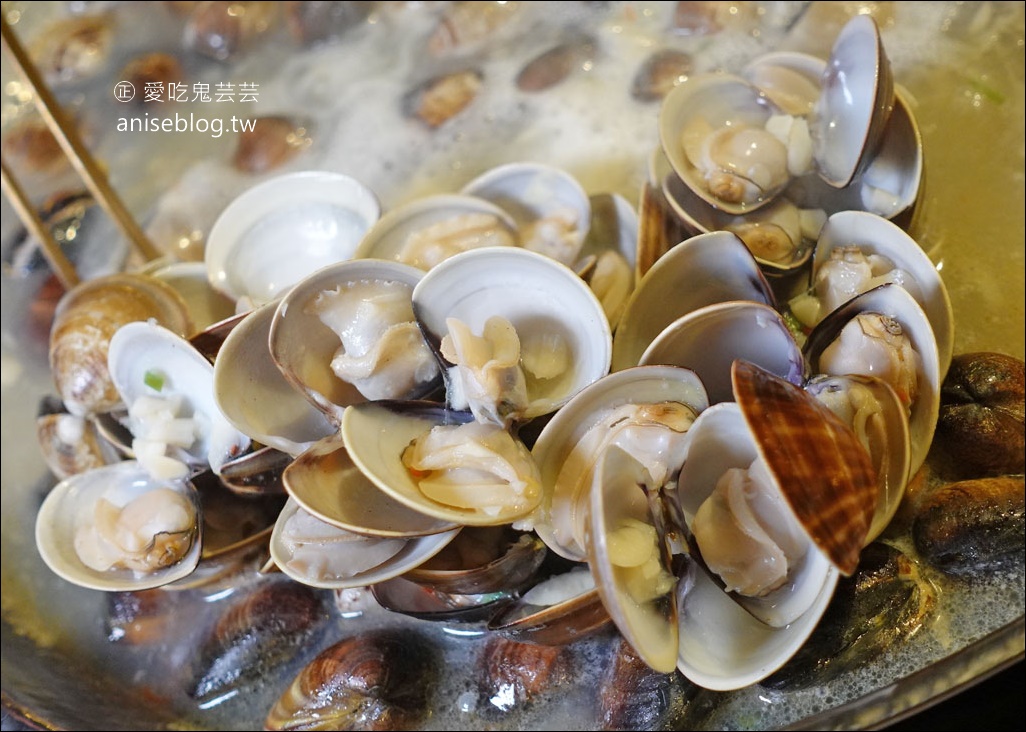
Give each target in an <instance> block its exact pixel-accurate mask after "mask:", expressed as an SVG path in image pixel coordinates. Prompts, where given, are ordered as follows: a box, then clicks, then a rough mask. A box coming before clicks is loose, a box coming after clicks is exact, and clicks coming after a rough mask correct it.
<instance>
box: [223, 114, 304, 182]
mask: <svg viewBox="0 0 1026 732" xmlns="http://www.w3.org/2000/svg"><path fill="white" fill-rule="evenodd" d="M311 142H312V140H311V139H310V123H309V122H307V121H305V120H296V119H292V118H290V117H286V116H282V115H271V116H267V117H257V118H256V119H254V120H253V124H252V127H250V128H249V129H244V130H242V132H240V133H239V142H238V146H237V147H236V148H235V155H234V156H233V157H232V165H234V166H235V167H236V168H237V169H238V170H241V171H242V172H243V173H267V172H269V171H271V170H274V169H275V168H278V167H281V166H282V165H284V164H285V163H287V162H289V161H290V160H292V159H293V158H294V157H295V156H296V155H298V154H299V153H301V152H302V151H303V150H306V149H307V148H309V147H310V144H311Z"/></svg>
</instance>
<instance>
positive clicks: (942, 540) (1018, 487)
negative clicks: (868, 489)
mask: <svg viewBox="0 0 1026 732" xmlns="http://www.w3.org/2000/svg"><path fill="white" fill-rule="evenodd" d="M1023 486H1024V480H1023V476H1021V475H1018V476H1003V477H997V478H981V479H978V480H963V481H960V482H958V483H950V484H948V485H945V486H942V487H940V488H938V489H936V490H934V491H933V492H932V493H930V494H929V495H928V496H926V497H925V498H924V499H923V500H922V501H921V502H920V504H919V506H918V509H917V512H916V516H915V519H914V520H913V523H912V540H913V542H914V543H915V547H916V551H917V552H919V555H920V556H921V557H922V558H923V559H924V560H926V561H927V562H928V563H929V564H930V565H931V566H933V567H935V568H937V569H939V570H940V571H942V572H944V573H945V574H951V575H959V576H971V575H974V574H975V575H979V574H981V573H985V572H990V571H995V570H1001V569H1005V568H1009V567H1016V566H1018V567H1020V568H1021V567H1022V562H1023V556H1024V553H1026V544H1024V542H1023V536H1024V535H1026V518H1024V489H1023ZM1020 571H1021V569H1020Z"/></svg>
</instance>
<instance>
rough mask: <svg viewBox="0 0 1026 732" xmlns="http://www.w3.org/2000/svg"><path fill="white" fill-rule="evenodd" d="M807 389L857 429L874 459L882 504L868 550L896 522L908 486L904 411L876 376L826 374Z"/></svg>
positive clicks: (871, 528)
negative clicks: (892, 521) (895, 517)
mask: <svg viewBox="0 0 1026 732" xmlns="http://www.w3.org/2000/svg"><path fill="white" fill-rule="evenodd" d="M805 390H806V391H808V392H809V393H810V394H812V395H813V396H815V397H816V398H817V399H819V400H820V401H821V402H823V403H824V404H826V405H827V406H828V407H830V409H831V410H832V411H833V412H834V413H835V414H836V415H837V416H838V417H840V418H841V419H842V420H844V421H845V422H846V423H847V424H848V425H849V426H851V427H852V429H853V430H855V433H856V434H857V435H858V436H859V440H860V441H861V442H862V444H863V446H864V447H865V448H866V450H867V451H868V452H869V456H870V458H871V459H872V462H873V468H874V470H875V472H876V476H877V499H876V511H874V513H873V521H872V523H871V524H870V526H869V533H868V534H867V535H866V540H865V543H866V544H867V545H868V544H869V542H871V541H873V540H874V539H876V538H877V537H878V536H879V535H880V534H881V532H883V530H884V529H885V528H887V524H889V523H890V521H891V519H892V518H894V514H895V513H896V512H897V510H898V506H899V505H900V504H901V499H902V498H903V497H904V495H905V488H906V487H907V485H908V480H909V467H910V466H911V463H912V454H911V441H910V438H909V431H908V416H907V412H906V411H905V406H904V405H903V404H902V403H901V400H899V399H898V395H897V394H895V393H894V389H892V388H891V387H890V386H888V385H887V384H886V383H885V382H884V381H882V380H880V379H878V378H876V377H874V376H858V375H846V376H826V375H822V374H821V375H819V376H815V377H813V378H812V379H810V380H809V382H808V383H807V384H806V385H805Z"/></svg>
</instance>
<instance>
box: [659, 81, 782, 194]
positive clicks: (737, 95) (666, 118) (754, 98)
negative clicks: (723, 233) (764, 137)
mask: <svg viewBox="0 0 1026 732" xmlns="http://www.w3.org/2000/svg"><path fill="white" fill-rule="evenodd" d="M777 111H778V110H776V109H775V107H774V105H773V104H772V102H771V101H770V100H769V98H768V97H767V96H766V95H765V94H763V93H762V92H761V91H759V90H758V89H757V88H756V87H755V86H753V85H752V84H751V83H749V82H748V81H747V80H746V79H744V78H742V77H740V76H735V75H733V74H725V73H711V74H698V75H694V76H690V77H688V78H687V79H685V80H684V81H683V82H681V83H680V84H678V85H677V86H675V87H674V88H673V89H672V90H671V91H670V92H669V94H667V95H666V97H665V98H664V99H663V103H662V106H661V108H660V112H659V138H660V142H661V144H662V148H663V152H664V153H665V154H666V157H667V159H668V160H669V162H670V165H671V166H672V167H673V170H674V172H676V174H677V176H678V177H679V178H680V179H681V180H682V181H683V182H684V183H685V184H686V185H687V187H688V188H689V189H690V190H691V191H693V192H694V194H695V195H696V196H698V197H699V198H701V199H702V200H703V201H705V202H706V203H707V204H708V205H710V206H712V207H714V208H717V209H720V210H722V211H725V212H727V213H730V214H742V213H746V212H750V211H755V210H756V209H758V208H759V207H760V206H764V205H766V204H767V203H769V202H770V201H771V200H773V197H774V196H776V195H777V194H778V193H780V192H781V191H782V189H783V187H782V186H778V187H777V188H774V189H772V190H768V191H765V192H763V194H762V195H760V196H759V197H758V198H756V199H755V200H752V201H750V202H739V203H733V202H729V201H724V200H722V199H720V198H717V197H716V196H714V195H713V194H712V193H711V192H710V191H709V189H708V186H707V184H706V182H705V180H704V178H703V175H702V172H701V171H700V170H699V169H698V168H697V167H696V166H695V165H694V164H693V163H692V162H691V160H690V159H689V158H688V156H687V154H686V153H685V151H684V146H683V144H682V142H681V133H682V132H683V131H684V130H685V129H687V128H688V126H689V124H691V123H692V121H693V120H695V119H697V118H699V117H702V118H704V119H705V120H706V121H707V122H708V123H709V125H710V127H711V128H712V129H714V130H715V129H720V128H722V127H726V126H730V127H735V128H739V127H754V128H757V129H762V128H763V126H764V125H765V123H766V120H767V119H769V117H770V116H771V115H772V114H774V113H776V112H777Z"/></svg>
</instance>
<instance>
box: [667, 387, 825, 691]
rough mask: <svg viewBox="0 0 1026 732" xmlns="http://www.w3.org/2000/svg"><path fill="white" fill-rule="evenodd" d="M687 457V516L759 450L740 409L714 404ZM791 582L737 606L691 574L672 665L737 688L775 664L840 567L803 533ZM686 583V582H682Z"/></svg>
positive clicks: (793, 646) (718, 686)
mask: <svg viewBox="0 0 1026 732" xmlns="http://www.w3.org/2000/svg"><path fill="white" fill-rule="evenodd" d="M686 442H687V458H686V460H685V463H684V467H683V469H682V470H681V475H680V479H679V481H678V497H679V500H680V504H681V508H682V509H683V511H684V514H685V516H686V517H687V520H688V521H689V522H690V521H691V520H692V518H693V516H694V515H695V513H696V512H697V511H698V508H699V506H701V504H702V503H703V502H704V501H705V499H706V498H708V496H709V495H710V494H711V493H712V491H713V489H714V488H715V486H716V482H717V481H718V480H719V478H720V476H721V475H723V473H724V472H725V471H726V470H727V469H728V468H745V469H747V468H748V467H749V466H750V465H751V464H752V462H753V461H754V460H755V459H756V457H757V456H758V454H759V450H758V447H757V446H756V444H755V440H754V438H753V436H752V434H751V432H750V430H749V428H748V426H747V424H746V422H745V418H744V416H743V415H742V412H741V409H740V407H739V406H738V405H737V404H736V403H734V402H724V403H721V404H715V405H713V406H711V407H709V408H708V409H706V410H705V411H703V412H702V413H701V414H700V415H699V416H698V419H696V420H695V423H694V424H693V425H692V426H691V429H690V430H689V431H688V434H687V436H686ZM796 572H797V574H795V575H794V576H793V580H792V582H791V585H792V586H793V587H785V588H782V589H781V590H777V591H775V592H773V593H771V594H770V595H768V596H766V597H765V598H746V599H745V600H744V601H745V602H746V604H748V606H749V607H750V608H751V609H752V612H754V613H756V614H758V615H759V616H760V617H764V619H766V620H767V622H766V623H762V622H759V621H758V620H756V618H755V617H754V616H753V615H752V614H750V613H749V612H746V611H745V610H744V609H742V608H741V607H740V606H739V605H738V604H737V603H735V602H734V601H733V600H732V599H730V598H728V597H727V596H726V594H724V592H723V591H722V590H721V589H720V588H719V587H717V586H716V585H715V584H714V583H713V581H712V580H711V579H710V578H708V577H707V576H706V575H705V574H704V573H702V572H697V571H696V572H693V573H692V575H691V577H690V579H691V580H693V584H692V585H690V586H689V587H688V588H687V590H686V592H685V593H684V595H683V597H681V598H680V600H679V617H680V644H679V651H678V654H679V655H678V661H677V667H678V668H679V669H680V671H681V672H682V673H683V674H684V675H685V676H686V677H687V678H688V679H690V680H691V681H693V682H694V683H696V684H698V685H700V686H703V687H705V688H708V689H713V690H716V691H727V690H730V689H739V688H741V687H744V686H748V685H749V684H752V683H755V682H757V681H759V680H760V679H763V678H765V677H766V676H768V675H769V674H771V673H773V671H775V670H776V669H778V668H780V666H782V665H783V664H784V663H785V662H786V661H787V659H788V658H790V657H791V656H792V655H793V654H794V653H795V652H796V651H797V650H798V648H799V647H801V645H802V644H803V643H804V642H805V640H806V639H807V638H808V636H809V634H810V633H811V632H812V630H813V629H814V628H815V626H816V624H817V623H818V622H819V619H820V617H822V614H823V612H824V611H825V610H826V607H827V605H828V603H829V601H830V597H831V595H832V594H833V590H834V587H835V586H836V584H837V580H838V570H837V568H835V567H834V566H833V565H832V564H831V563H830V561H829V560H828V559H827V557H826V555H825V554H823V553H822V552H821V551H819V550H818V549H817V548H816V546H815V544H814V543H813V541H812V539H811V538H809V539H808V546H807V551H806V555H805V558H804V559H803V560H802V562H801V563H800V566H799V567H798V568H797V570H796ZM685 582H687V580H685Z"/></svg>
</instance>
